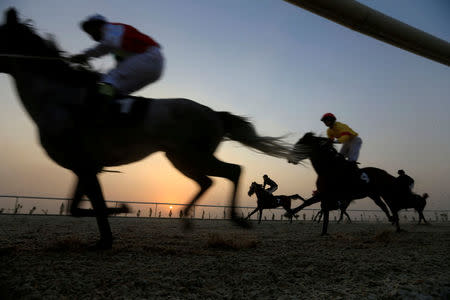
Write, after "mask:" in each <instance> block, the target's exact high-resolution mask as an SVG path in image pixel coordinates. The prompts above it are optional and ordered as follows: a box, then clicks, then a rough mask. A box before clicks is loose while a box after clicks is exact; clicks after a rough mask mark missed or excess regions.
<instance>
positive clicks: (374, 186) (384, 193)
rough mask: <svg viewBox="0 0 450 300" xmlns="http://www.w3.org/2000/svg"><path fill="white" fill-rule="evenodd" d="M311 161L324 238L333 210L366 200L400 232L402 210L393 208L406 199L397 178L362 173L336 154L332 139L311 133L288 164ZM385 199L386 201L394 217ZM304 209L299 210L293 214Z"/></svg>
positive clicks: (365, 170) (364, 170)
mask: <svg viewBox="0 0 450 300" xmlns="http://www.w3.org/2000/svg"><path fill="white" fill-rule="evenodd" d="M307 158H309V159H310V161H311V163H312V166H313V168H314V170H315V171H316V173H317V175H318V177H317V181H316V186H317V192H318V195H319V198H320V202H321V208H322V210H323V215H324V222H323V227H322V235H325V234H327V228H328V222H329V212H330V210H333V209H338V208H339V205H338V203H349V202H350V201H351V200H355V199H361V198H365V197H369V198H371V199H372V200H373V201H374V202H375V203H376V204H377V205H378V206H379V207H380V208H381V209H382V210H383V211H384V212H385V214H386V215H387V217H388V219H389V220H390V221H392V222H395V224H396V226H397V231H400V226H399V223H398V221H399V218H398V214H397V212H398V210H396V209H393V208H394V207H395V203H396V200H395V199H396V198H398V197H404V195H400V194H399V193H398V189H397V187H396V185H395V177H394V176H392V175H389V174H388V173H387V172H386V171H384V170H381V169H378V168H372V167H368V168H362V169H358V168H357V167H356V166H355V165H354V164H353V163H351V162H348V161H347V160H346V159H345V158H344V157H343V156H342V155H340V154H339V153H338V152H337V151H336V149H335V148H334V146H333V144H332V143H331V142H330V140H329V139H327V138H323V137H317V136H315V135H314V134H313V133H311V132H308V133H306V134H305V135H304V136H303V137H302V138H301V139H300V140H299V141H298V142H297V143H296V144H295V146H294V149H293V151H292V155H291V158H290V159H289V160H288V161H289V162H290V163H294V164H297V163H299V162H300V161H301V160H304V159H307ZM381 198H383V199H384V200H385V201H386V203H387V204H388V206H389V208H390V209H391V211H392V214H393V216H391V215H390V213H389V210H388V208H387V207H386V204H385V203H384V202H383V200H382V199H381ZM302 208H303V207H298V208H295V209H293V210H292V211H290V213H289V214H294V213H296V212H297V211H299V210H300V209H302Z"/></svg>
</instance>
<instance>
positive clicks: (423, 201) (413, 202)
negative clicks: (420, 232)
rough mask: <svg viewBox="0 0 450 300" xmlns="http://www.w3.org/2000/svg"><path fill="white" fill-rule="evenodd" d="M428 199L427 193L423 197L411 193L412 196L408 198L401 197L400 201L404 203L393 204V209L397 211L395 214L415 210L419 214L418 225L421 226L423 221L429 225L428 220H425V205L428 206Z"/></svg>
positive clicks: (396, 202)
mask: <svg viewBox="0 0 450 300" xmlns="http://www.w3.org/2000/svg"><path fill="white" fill-rule="evenodd" d="M427 198H428V194H427V193H424V194H423V195H418V194H416V193H410V195H408V196H406V197H399V198H398V199H401V200H403V201H395V202H394V203H392V204H391V205H392V208H391V209H392V210H393V211H395V213H398V211H400V210H402V209H408V208H414V210H415V211H417V213H418V214H419V223H418V224H420V222H421V221H422V220H423V222H424V223H425V224H428V222H427V220H425V217H424V216H423V210H424V208H425V205H427Z"/></svg>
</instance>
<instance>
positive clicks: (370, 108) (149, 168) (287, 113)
mask: <svg viewBox="0 0 450 300" xmlns="http://www.w3.org/2000/svg"><path fill="white" fill-rule="evenodd" d="M360 2H361V3H362V4H365V5H367V6H370V7H372V8H374V9H377V10H379V11H381V12H382V13H384V14H387V15H389V16H391V17H394V18H397V19H399V20H400V21H402V22H405V23H407V24H408V25H411V26H413V27H416V28H418V29H421V30H423V31H425V32H428V33H430V34H433V35H435V36H437V37H439V38H441V39H444V40H446V41H449V40H450V20H448V18H446V16H445V9H446V8H450V4H448V3H447V2H446V1H445V0H442V1H435V2H433V3H423V1H420V0H407V1H406V0H402V1H395V3H392V1H387V0H379V1H369V0H365V1H360ZM138 3H139V4H136V3H134V6H132V7H127V6H122V5H121V4H120V2H115V1H112V2H105V1H81V2H77V3H76V4H75V3H70V4H68V3H60V2H58V1H54V0H45V1H40V2H39V4H37V3H34V2H32V1H4V2H3V3H2V4H0V9H1V10H2V12H4V11H5V9H6V8H8V7H9V6H12V5H13V6H15V7H16V8H17V9H18V12H19V15H20V17H21V18H24V19H31V20H33V26H34V27H35V28H37V30H38V32H39V34H40V35H41V36H43V34H45V33H47V32H48V33H52V34H54V36H55V39H56V40H57V41H58V44H59V47H60V48H61V49H63V50H64V51H67V53H70V54H76V53H78V52H79V51H81V50H83V49H85V48H87V47H90V46H92V45H94V44H95V43H94V41H92V40H90V39H89V38H88V37H87V36H86V34H84V33H83V32H82V31H81V30H80V29H79V28H78V22H79V21H80V20H82V19H84V18H85V17H86V16H87V15H90V14H92V13H96V12H101V13H102V14H104V15H105V16H107V17H108V19H110V20H117V21H121V22H124V23H129V24H131V25H134V26H136V27H137V28H138V29H139V30H141V31H143V32H144V33H147V34H149V35H150V36H152V37H155V39H156V40H157V41H158V42H160V43H161V44H162V46H163V53H164V55H165V57H166V61H167V66H166V70H165V74H164V75H163V77H162V78H161V79H160V80H159V81H157V82H156V83H154V84H151V85H150V86H147V87H145V88H144V89H142V90H140V91H138V92H137V93H135V94H136V95H139V96H144V97H152V98H168V97H170V98H173V97H184V98H189V99H193V100H194V101H196V102H199V103H201V104H204V105H206V106H208V107H211V108H212V109H214V110H218V111H230V112H232V113H234V114H237V115H245V116H249V117H250V119H251V121H252V123H253V124H254V125H255V128H256V129H257V131H258V133H260V134H261V135H270V136H281V135H284V134H286V133H291V135H290V136H289V137H288V138H287V141H289V142H290V143H293V142H295V141H296V140H297V139H298V138H299V137H301V136H302V135H303V133H305V132H308V131H314V132H316V133H318V134H321V135H325V131H326V127H325V126H324V125H323V124H322V123H321V122H320V117H321V115H322V114H323V113H325V112H329V111H331V112H333V113H335V115H336V116H337V118H338V121H342V122H343V123H346V124H348V125H349V126H350V127H352V128H353V129H354V130H355V131H356V132H358V133H359V134H360V136H361V138H362V139H363V146H362V149H361V155H360V160H359V161H360V162H361V165H360V166H361V167H365V166H374V167H379V168H381V169H385V170H386V171H387V172H389V173H390V174H391V175H395V174H396V171H397V170H398V169H404V170H405V171H406V173H407V174H408V175H410V176H412V177H413V178H414V179H415V181H416V185H415V188H414V191H415V192H417V193H418V194H422V193H424V192H427V193H428V194H430V198H429V200H428V201H427V206H426V208H425V209H426V210H427V209H428V210H449V209H450V201H449V200H450V186H449V185H448V184H447V182H448V178H450V159H449V157H450V141H449V138H450V134H449V133H448V128H450V118H449V117H448V113H449V112H450V101H449V99H450V85H449V84H448V83H449V82H450V81H449V79H450V69H449V68H448V67H446V66H443V65H440V64H438V63H436V62H433V61H430V60H428V59H426V58H423V57H420V56H417V55H415V54H412V53H409V52H406V51H404V50H402V49H398V48H396V47H393V46H391V45H388V44H385V43H382V42H380V41H378V40H375V39H373V38H370V37H367V36H364V35H362V34H360V33H357V32H354V31H351V30H349V29H347V28H345V27H342V26H340V25H338V24H335V23H333V22H331V21H328V20H326V19H323V18H321V17H319V16H317V15H314V14H312V13H310V12H307V11H305V10H302V9H299V8H298V7H295V6H293V5H291V4H289V3H286V2H284V1H277V2H273V1H269V0H265V1H258V4H259V8H258V9H256V10H255V9H254V6H255V3H256V2H255V1H249V2H245V3H242V2H241V1H237V0H234V1H229V2H227V3H222V2H214V3H212V2H211V1H206V0H197V1H181V0H177V1H175V0H173V1H168V2H158V3H151V4H149V3H146V2H138ZM406 3H408V4H409V5H408V6H405V4H406ZM402 5H403V6H402ZM400 8H404V9H400ZM67 11H70V13H66V12H67ZM62 12H65V13H64V14H63V13H62ZM2 22H3V21H2ZM94 65H95V67H96V68H98V69H99V70H107V69H109V68H110V67H111V66H112V61H111V59H110V58H107V59H100V60H96V61H95V62H94ZM0 91H1V93H2V95H3V97H2V98H3V99H2V101H3V109H2V110H1V112H0V128H2V129H1V130H0V138H1V139H2V140H3V141H4V144H5V145H8V147H3V148H2V149H1V150H0V157H1V163H2V165H3V168H2V169H1V170H0V194H17V195H22V196H23V195H31V196H43V197H68V196H70V194H71V193H72V185H73V182H74V176H73V175H72V173H71V172H70V171H68V170H65V169H63V168H61V167H60V166H58V165H56V164H55V163H54V162H53V161H51V160H50V159H49V158H48V156H47V155H46V154H45V152H44V150H43V149H42V147H41V146H40V145H39V142H38V140H37V135H36V130H35V125H34V123H32V121H31V119H30V118H29V117H28V116H27V114H26V112H24V111H23V108H22V107H21V104H20V103H19V101H17V100H18V99H17V94H16V93H15V87H14V85H13V82H12V80H11V78H10V76H9V75H5V74H1V75H0ZM216 154H217V156H218V157H219V158H221V159H223V160H224V161H226V162H230V163H236V164H239V165H241V166H242V167H243V172H242V176H241V181H240V184H241V187H240V190H239V193H238V198H237V199H238V202H237V205H238V206H255V203H256V198H255V197H254V196H253V197H251V198H250V197H248V196H246V192H247V190H248V186H249V184H250V183H251V182H252V181H257V182H262V175H263V174H268V175H269V177H271V178H272V179H274V180H275V181H276V182H277V183H278V185H279V190H278V191H277V192H276V194H295V193H298V194H300V195H301V196H303V197H305V198H308V197H309V196H310V195H311V192H312V191H313V190H314V189H315V184H314V181H315V178H316V174H315V172H314V171H313V169H312V168H311V166H310V164H309V163H308V164H306V165H297V166H294V165H290V164H288V163H287V162H286V161H283V160H281V159H277V158H273V157H269V156H267V155H262V154H259V153H256V152H254V151H252V150H250V149H249V148H245V147H244V146H243V145H240V144H238V143H235V142H232V143H230V142H227V143H222V144H221V145H220V146H219V148H218V150H217V152H216ZM109 169H114V170H118V171H121V172H122V174H101V175H99V177H100V181H101V183H102V187H103V191H104V194H105V199H108V200H111V199H114V200H117V201H127V200H128V201H141V202H174V203H186V202H188V201H189V199H190V197H191V196H192V195H194V194H195V192H196V191H197V189H198V188H197V186H196V185H195V184H194V183H193V182H192V181H191V180H190V179H188V178H187V177H184V176H183V175H182V174H181V173H180V172H178V171H177V170H175V168H174V167H173V166H171V165H170V163H169V162H168V161H167V159H166V158H165V157H164V154H163V153H161V152H158V153H155V154H153V155H151V156H150V157H148V158H146V159H144V160H142V161H140V162H136V163H133V164H130V165H126V166H120V167H114V168H109ZM43 174H44V175H45V176H43ZM213 181H214V185H213V186H212V187H211V189H210V190H208V191H207V193H206V194H205V195H204V196H203V197H202V198H200V200H199V201H198V202H197V203H198V204H203V205H206V204H210V205H227V204H228V198H229V196H230V194H231V189H230V187H231V185H230V183H229V182H227V181H226V180H224V179H218V178H215V177H214V178H213ZM152 199H161V201H152ZM175 200H178V201H179V202H177V201H175ZM363 208H365V209H374V208H375V209H377V208H378V207H377V206H375V205H374V204H373V203H372V201H371V200H368V199H364V200H358V201H356V202H353V204H352V205H351V206H350V207H349V210H351V209H363ZM380 211H381V210H380Z"/></svg>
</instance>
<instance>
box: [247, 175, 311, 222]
mask: <svg viewBox="0 0 450 300" xmlns="http://www.w3.org/2000/svg"><path fill="white" fill-rule="evenodd" d="M255 193H256V197H257V199H258V200H257V207H256V208H255V210H254V211H252V212H251V213H249V214H248V216H247V217H246V219H249V218H250V217H251V216H252V215H253V214H254V213H256V212H257V211H259V217H258V224H259V223H261V217H262V211H263V209H272V208H277V207H280V206H281V207H283V208H284V209H285V210H286V211H289V210H290V208H291V200H292V199H300V200H305V199H303V198H302V197H301V196H300V195H298V194H295V195H291V196H285V195H272V194H271V193H269V192H268V191H266V190H265V189H264V188H263V186H262V184H258V183H256V182H252V184H251V185H250V189H249V190H248V195H249V196H252V195H253V194H255ZM292 217H293V216H292V215H291V216H289V218H290V219H291V223H292Z"/></svg>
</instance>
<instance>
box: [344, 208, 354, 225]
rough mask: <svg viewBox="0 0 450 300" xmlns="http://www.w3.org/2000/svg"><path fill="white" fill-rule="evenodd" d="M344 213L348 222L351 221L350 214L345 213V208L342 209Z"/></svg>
mask: <svg viewBox="0 0 450 300" xmlns="http://www.w3.org/2000/svg"><path fill="white" fill-rule="evenodd" d="M344 215H345V216H346V217H347V219H348V222H349V223H351V222H352V219H350V216H349V215H348V213H347V211H346V210H344Z"/></svg>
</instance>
